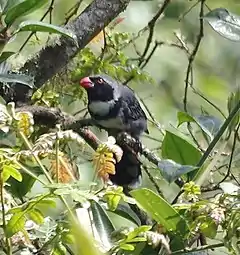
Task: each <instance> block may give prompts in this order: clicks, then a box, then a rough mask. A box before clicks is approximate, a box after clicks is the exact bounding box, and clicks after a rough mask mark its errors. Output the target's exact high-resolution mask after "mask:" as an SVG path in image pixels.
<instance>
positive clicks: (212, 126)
mask: <svg viewBox="0 0 240 255" xmlns="http://www.w3.org/2000/svg"><path fill="white" fill-rule="evenodd" d="M186 122H193V123H195V124H197V125H198V126H199V128H200V129H201V130H202V131H203V132H204V133H206V134H207V135H208V136H209V137H210V139H211V140H212V139H213V137H214V136H215V134H216V133H217V132H218V130H219V128H220V126H221V124H222V123H221V121H220V120H219V119H218V118H216V117H215V116H208V115H200V116H196V117H193V116H191V115H189V114H188V113H186V112H178V127H179V126H180V125H182V124H183V123H186Z"/></svg>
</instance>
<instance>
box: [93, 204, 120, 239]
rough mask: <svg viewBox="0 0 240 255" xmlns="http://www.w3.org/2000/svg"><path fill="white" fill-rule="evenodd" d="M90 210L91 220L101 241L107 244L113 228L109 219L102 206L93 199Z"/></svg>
mask: <svg viewBox="0 0 240 255" xmlns="http://www.w3.org/2000/svg"><path fill="white" fill-rule="evenodd" d="M91 210H92V215H93V222H94V225H95V227H96V229H97V232H98V234H99V237H100V239H101V241H102V242H103V243H104V244H109V243H110V236H111V233H112V232H113V231H114V230H115V228H114V226H113V224H112V222H111V220H110V219H109V217H108V215H107V213H106V212H105V210H104V209H103V208H102V206H101V205H100V204H99V203H97V202H96V201H94V200H92V201H91Z"/></svg>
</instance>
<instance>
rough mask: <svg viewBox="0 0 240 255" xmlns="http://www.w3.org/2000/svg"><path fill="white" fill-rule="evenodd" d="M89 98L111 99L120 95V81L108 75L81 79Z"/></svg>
mask: <svg viewBox="0 0 240 255" xmlns="http://www.w3.org/2000/svg"><path fill="white" fill-rule="evenodd" d="M80 86H82V87H83V88H85V89H86V91H87V93H88V99H89V100H97V101H110V100H112V99H116V98H117V96H118V86H119V85H118V82H117V81H115V80H113V79H112V78H110V77H109V76H107V75H94V76H89V77H84V78H82V79H81V80H80Z"/></svg>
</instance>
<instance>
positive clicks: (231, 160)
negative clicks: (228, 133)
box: [218, 123, 240, 185]
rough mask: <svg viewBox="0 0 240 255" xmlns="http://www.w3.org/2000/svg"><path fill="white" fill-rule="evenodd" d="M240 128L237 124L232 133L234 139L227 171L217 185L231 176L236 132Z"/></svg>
mask: <svg viewBox="0 0 240 255" xmlns="http://www.w3.org/2000/svg"><path fill="white" fill-rule="evenodd" d="M239 128H240V123H239V124H238V126H237V128H236V130H235V132H234V138H233V145H232V151H231V155H230V159H229V164H228V169H227V173H226V175H225V176H224V178H223V179H222V180H221V181H220V182H219V183H218V185H219V184H220V183H222V182H224V181H225V180H226V179H227V178H228V177H229V176H230V174H231V167H232V162H233V155H234V152H235V148H236V142H237V136H238V131H239Z"/></svg>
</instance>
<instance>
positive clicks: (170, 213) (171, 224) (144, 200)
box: [130, 188, 188, 236]
mask: <svg viewBox="0 0 240 255" xmlns="http://www.w3.org/2000/svg"><path fill="white" fill-rule="evenodd" d="M130 193H131V195H132V196H133V197H134V198H135V199H136V201H137V202H138V203H139V204H140V206H141V207H142V208H143V209H144V210H145V211H146V212H147V213H148V214H149V215H150V216H151V217H152V218H153V219H154V220H156V221H157V222H159V223H160V224H162V225H163V226H164V227H165V228H166V230H168V231H173V232H177V233H179V234H181V236H184V235H185V233H186V231H188V225H187V223H186V221H185V220H184V219H183V218H182V217H181V216H180V214H179V213H178V212H177V211H176V210H175V209H174V208H173V207H172V206H171V205H170V204H169V203H168V202H167V201H166V200H164V199H163V198H162V197H160V196H159V195H157V194H156V193H154V192H153V191H151V190H149V189H146V188H143V189H139V190H133V191H131V192H130Z"/></svg>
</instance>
